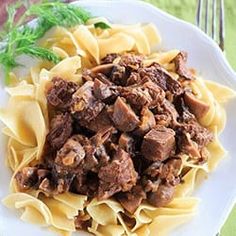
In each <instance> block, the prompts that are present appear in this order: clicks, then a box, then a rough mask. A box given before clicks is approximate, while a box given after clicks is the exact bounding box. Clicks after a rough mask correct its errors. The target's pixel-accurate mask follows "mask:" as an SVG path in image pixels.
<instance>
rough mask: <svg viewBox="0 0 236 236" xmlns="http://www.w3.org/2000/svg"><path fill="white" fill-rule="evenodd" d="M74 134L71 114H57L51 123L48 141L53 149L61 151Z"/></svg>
mask: <svg viewBox="0 0 236 236" xmlns="http://www.w3.org/2000/svg"><path fill="white" fill-rule="evenodd" d="M71 134H72V118H71V115H70V114H69V113H65V114H62V113H61V114H57V115H55V116H54V117H53V119H52V120H51V122H50V130H49V133H48V135H47V138H46V139H47V141H48V143H49V144H50V146H51V147H52V148H53V149H56V150H58V149H60V148H61V147H62V146H63V144H64V143H65V142H66V140H67V139H68V138H69V137H70V136H71Z"/></svg>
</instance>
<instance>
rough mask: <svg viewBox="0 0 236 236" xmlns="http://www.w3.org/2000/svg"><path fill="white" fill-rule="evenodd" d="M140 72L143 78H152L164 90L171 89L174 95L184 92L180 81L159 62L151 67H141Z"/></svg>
mask: <svg viewBox="0 0 236 236" xmlns="http://www.w3.org/2000/svg"><path fill="white" fill-rule="evenodd" d="M139 73H140V76H141V78H142V80H147V79H151V80H152V81H153V82H154V83H156V84H157V85H158V86H159V87H161V88H162V89H163V90H164V91H167V90H169V91H170V92H171V93H173V94H174V95H180V94H181V93H182V92H183V89H182V87H181V85H180V83H179V82H178V81H177V80H175V79H174V78H172V76H171V75H170V74H169V73H168V72H167V71H166V70H165V69H164V68H162V67H161V66H160V65H159V64H157V63H154V64H152V65H150V66H149V67H145V68H141V69H140V70H139Z"/></svg>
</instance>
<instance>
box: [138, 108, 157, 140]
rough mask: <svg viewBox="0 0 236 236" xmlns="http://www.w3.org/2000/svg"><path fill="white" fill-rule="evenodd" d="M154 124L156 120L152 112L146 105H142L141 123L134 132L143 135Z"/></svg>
mask: <svg viewBox="0 0 236 236" xmlns="http://www.w3.org/2000/svg"><path fill="white" fill-rule="evenodd" d="M155 125H156V121H155V117H154V115H153V113H152V112H151V111H150V110H149V109H148V108H147V107H144V108H143V109H142V111H141V123H140V125H139V126H138V128H137V129H136V130H135V134H136V135H139V136H143V135H145V134H146V133H147V132H148V131H150V130H151V129H152V128H153V127H154V126H155Z"/></svg>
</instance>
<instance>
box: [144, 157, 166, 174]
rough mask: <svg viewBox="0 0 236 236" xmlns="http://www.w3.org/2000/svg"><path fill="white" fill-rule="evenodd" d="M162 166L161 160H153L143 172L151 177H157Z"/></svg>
mask: <svg viewBox="0 0 236 236" xmlns="http://www.w3.org/2000/svg"><path fill="white" fill-rule="evenodd" d="M162 166H163V164H162V162H161V161H155V162H153V163H152V164H151V165H150V166H149V167H148V168H147V169H146V170H145V171H144V174H146V175H149V176H151V177H158V176H159V175H160V173H161V168H162Z"/></svg>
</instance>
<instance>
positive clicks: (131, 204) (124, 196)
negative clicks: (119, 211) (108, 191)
mask: <svg viewBox="0 0 236 236" xmlns="http://www.w3.org/2000/svg"><path fill="white" fill-rule="evenodd" d="M143 199H146V194H145V192H144V191H143V189H142V187H141V186H140V185H136V186H134V187H133V188H132V189H131V190H130V191H129V192H126V193H120V194H119V195H117V200H118V201H119V202H120V204H121V205H122V206H123V207H124V209H125V210H126V211H128V212H129V213H130V214H134V212H135V211H136V210H137V208H138V207H139V206H140V204H141V202H142V200H143Z"/></svg>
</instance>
